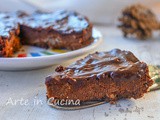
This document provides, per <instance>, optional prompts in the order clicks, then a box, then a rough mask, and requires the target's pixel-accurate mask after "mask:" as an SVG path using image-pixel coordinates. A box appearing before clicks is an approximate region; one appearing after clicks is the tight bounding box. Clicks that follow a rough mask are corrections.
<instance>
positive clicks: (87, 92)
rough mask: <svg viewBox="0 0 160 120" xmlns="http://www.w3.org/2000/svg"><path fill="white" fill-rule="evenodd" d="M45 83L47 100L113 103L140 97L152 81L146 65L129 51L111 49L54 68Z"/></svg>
mask: <svg viewBox="0 0 160 120" xmlns="http://www.w3.org/2000/svg"><path fill="white" fill-rule="evenodd" d="M45 84H46V88H47V98H55V99H59V100H61V99H69V100H77V99H79V100H81V101H94V100H106V101H108V102H114V101H116V100H118V99H122V98H135V99H137V98H140V97H142V96H143V95H144V93H146V92H147V90H148V88H149V87H150V86H151V85H152V84H153V81H152V80H151V78H150V76H149V71H148V67H147V64H146V63H144V62H140V61H139V60H138V59H137V58H136V57H135V56H134V55H133V53H131V52H129V51H122V50H119V49H113V50H111V51H109V52H96V53H94V54H90V55H88V56H87V57H85V58H84V59H80V60H78V61H76V62H75V63H73V64H71V65H69V66H68V67H63V66H59V67H57V68H56V70H55V72H54V73H53V75H51V76H49V77H47V78H46V81H45Z"/></svg>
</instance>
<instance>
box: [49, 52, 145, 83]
mask: <svg viewBox="0 0 160 120" xmlns="http://www.w3.org/2000/svg"><path fill="white" fill-rule="evenodd" d="M146 67H147V65H146V64H145V63H143V62H140V61H139V60H138V59H137V58H136V57H135V56H134V55H133V54H132V53H131V52H129V51H121V50H119V49H113V50H111V51H109V52H96V53H94V54H90V55H88V56H87V57H85V58H84V59H81V60H79V61H77V62H75V63H73V64H72V65H70V66H68V67H66V68H65V67H62V66H60V67H58V68H57V69H56V73H54V74H53V75H52V77H54V78H56V77H60V78H73V79H78V78H90V77H97V79H100V78H101V77H103V75H108V76H109V77H111V78H113V79H117V80H121V79H123V80H124V79H126V80H127V78H130V77H131V76H132V78H130V80H132V79H136V78H137V77H138V78H139V77H140V75H141V74H142V73H144V72H145V71H144V70H145V69H144V68H146ZM140 68H143V69H140ZM127 73H129V74H127ZM135 73H137V74H135ZM126 74H127V76H126ZM124 76H125V77H124Z"/></svg>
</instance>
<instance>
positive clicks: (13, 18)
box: [0, 11, 27, 37]
mask: <svg viewBox="0 0 160 120" xmlns="http://www.w3.org/2000/svg"><path fill="white" fill-rule="evenodd" d="M26 15H27V14H26V13H24V12H21V11H17V12H9V13H8V12H4V13H0V36H1V37H10V34H11V32H14V33H15V34H16V30H17V29H18V27H19V22H20V21H21V19H20V18H21V17H24V16H26Z"/></svg>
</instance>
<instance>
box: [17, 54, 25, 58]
mask: <svg viewBox="0 0 160 120" xmlns="http://www.w3.org/2000/svg"><path fill="white" fill-rule="evenodd" d="M17 57H27V54H26V53H23V54H18V56H17Z"/></svg>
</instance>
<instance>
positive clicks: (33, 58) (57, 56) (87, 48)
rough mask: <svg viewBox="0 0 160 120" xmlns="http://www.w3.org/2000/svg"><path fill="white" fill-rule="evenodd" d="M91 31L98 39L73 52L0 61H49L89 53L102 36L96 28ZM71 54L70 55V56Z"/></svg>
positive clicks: (100, 40)
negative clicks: (96, 34) (95, 33)
mask: <svg viewBox="0 0 160 120" xmlns="http://www.w3.org/2000/svg"><path fill="white" fill-rule="evenodd" d="M93 31H95V32H97V33H98V38H95V39H94V42H93V43H91V44H90V45H88V46H85V47H83V48H80V49H77V50H73V51H69V52H66V53H61V54H54V55H48V56H38V57H22V58H20V57H19V58H18V57H17V58H3V57H2V58H0V61H6V62H7V61H8V62H9V61H23V60H24V61H26V60H37V59H51V58H53V57H55V58H56V59H60V58H64V57H70V56H73V54H77V55H78V54H81V53H82V52H84V51H91V50H93V49H94V48H96V47H97V46H98V45H99V44H100V43H102V41H103V39H102V34H101V32H100V31H99V30H97V29H96V28H93ZM71 54H72V55H71Z"/></svg>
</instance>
